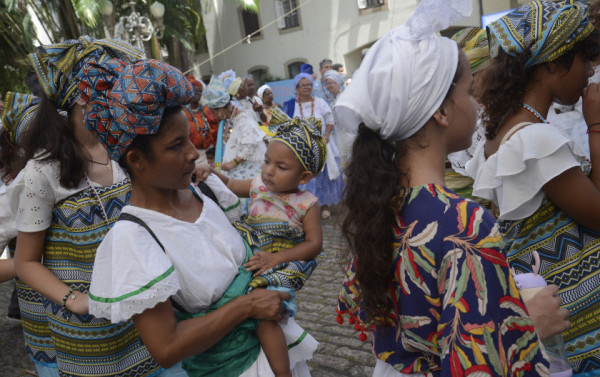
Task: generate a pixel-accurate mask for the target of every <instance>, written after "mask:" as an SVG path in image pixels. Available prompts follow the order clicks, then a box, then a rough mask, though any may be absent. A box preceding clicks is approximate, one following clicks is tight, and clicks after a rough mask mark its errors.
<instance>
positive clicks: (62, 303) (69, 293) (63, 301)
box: [60, 288, 75, 309]
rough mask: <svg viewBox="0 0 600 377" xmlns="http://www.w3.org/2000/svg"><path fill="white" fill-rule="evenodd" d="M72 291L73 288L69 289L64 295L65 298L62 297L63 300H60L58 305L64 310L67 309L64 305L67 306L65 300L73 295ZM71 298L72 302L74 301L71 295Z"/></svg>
mask: <svg viewBox="0 0 600 377" xmlns="http://www.w3.org/2000/svg"><path fill="white" fill-rule="evenodd" d="M74 290H75V288H71V289H69V291H68V292H67V293H66V294H65V296H64V297H63V299H62V302H61V303H60V305H61V306H62V307H63V308H64V309H66V308H67V306H66V304H67V300H68V299H69V296H70V295H71V293H73V291H74ZM71 298H72V299H73V300H74V299H75V295H73V296H72V297H71Z"/></svg>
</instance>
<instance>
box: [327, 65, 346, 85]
mask: <svg viewBox="0 0 600 377" xmlns="http://www.w3.org/2000/svg"><path fill="white" fill-rule="evenodd" d="M323 79H325V80H327V79H330V80H333V81H334V82H335V83H336V84H338V85H339V86H344V78H343V77H342V75H340V73H339V72H338V71H334V70H333V69H330V70H329V71H327V72H325V74H324V75H323Z"/></svg>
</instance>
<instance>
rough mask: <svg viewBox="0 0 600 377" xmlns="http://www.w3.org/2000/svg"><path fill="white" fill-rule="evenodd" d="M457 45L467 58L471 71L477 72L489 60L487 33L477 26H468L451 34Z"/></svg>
mask: <svg viewBox="0 0 600 377" xmlns="http://www.w3.org/2000/svg"><path fill="white" fill-rule="evenodd" d="M452 40H453V41H455V42H456V44H457V45H458V47H460V48H462V49H463V50H464V52H465V54H466V55H467V58H468V59H469V64H470V65H471V73H477V72H479V71H481V70H482V69H483V68H485V67H486V66H487V65H488V63H489V62H490V53H489V47H488V39H487V33H486V31H485V30H484V29H480V28H478V27H468V28H465V29H462V30H460V31H459V32H457V33H456V34H454V35H453V36H452Z"/></svg>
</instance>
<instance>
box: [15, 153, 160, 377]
mask: <svg viewBox="0 0 600 377" xmlns="http://www.w3.org/2000/svg"><path fill="white" fill-rule="evenodd" d="M112 166H113V169H114V170H115V171H116V170H117V169H118V165H117V164H116V163H113V165H112ZM115 174H116V177H119V176H121V177H122V178H124V175H123V174H121V173H119V174H118V173H115ZM55 180H56V181H57V180H58V164H57V163H56V162H55V161H46V162H40V161H30V163H28V165H27V166H26V167H25V168H24V169H23V171H22V172H21V173H20V174H19V176H18V177H17V178H16V179H15V182H14V185H15V187H16V189H15V192H14V193H13V194H14V195H17V196H18V197H19V198H21V200H18V201H17V202H18V203H19V204H18V205H19V208H18V210H17V212H16V213H17V226H18V229H19V230H21V231H26V232H28V231H29V232H32V231H37V230H40V229H38V228H41V230H44V229H46V240H45V245H44V258H43V264H44V266H45V267H46V268H48V269H49V270H50V271H51V272H52V273H54V274H55V275H56V276H57V277H58V278H59V279H60V280H61V281H63V282H64V283H65V284H67V285H69V286H71V287H73V288H75V289H77V290H80V291H88V290H89V286H90V281H91V276H92V268H93V266H94V259H95V256H96V248H97V247H98V245H99V244H100V242H101V241H102V239H103V238H104V236H105V235H106V233H107V232H108V229H109V224H107V222H106V220H105V219H104V215H103V212H102V209H101V208H100V205H99V200H100V201H101V203H102V206H103V207H104V209H105V211H106V213H107V215H108V221H109V223H110V225H112V223H114V222H115V221H116V220H117V218H118V216H119V214H120V212H121V208H122V207H123V206H124V205H125V204H126V203H127V201H128V200H129V196H130V192H131V185H130V183H129V180H126V179H115V181H116V183H114V184H112V185H109V186H103V187H100V186H98V187H96V192H97V193H98V197H96V193H95V192H94V190H92V189H91V188H90V187H88V186H87V184H86V183H85V182H84V183H83V184H82V185H81V187H78V188H76V189H72V190H71V191H73V192H75V193H72V194H71V195H69V196H67V195H68V194H67V192H68V190H67V189H64V188H62V189H58V190H55V191H53V188H57V186H56V181H55ZM62 196H67V197H65V198H61V197H62ZM56 199H58V200H59V201H58V202H57V203H54V201H55V200H56ZM48 211H50V218H49V219H46V218H45V217H46V216H45V215H44V213H47V212H48ZM38 213H39V215H37V214H38ZM46 224H48V225H49V227H48V226H47V225H46ZM18 287H19V299H20V302H19V303H20V305H22V306H21V313H22V317H23V319H24V320H23V330H24V332H25V340H26V344H27V346H26V347H27V351H28V352H29V354H30V355H31V356H32V357H33V359H34V360H35V361H38V362H42V363H44V364H47V365H52V363H53V362H55V363H57V364H58V368H59V374H60V376H65V377H66V376H77V377H81V376H98V375H100V376H152V375H156V374H158V373H160V372H161V371H162V369H161V368H160V367H159V365H158V364H157V363H156V362H155V361H154V359H152V357H151V356H150V353H149V352H148V350H147V349H146V347H145V346H144V345H143V344H142V341H141V339H140V337H139V334H138V333H137V330H136V329H135V326H134V324H133V321H126V322H121V323H117V324H112V323H110V321H107V320H106V319H102V318H97V317H94V316H92V315H77V314H73V313H70V312H65V311H64V310H63V308H62V307H61V305H58V304H56V303H54V302H52V301H50V300H48V299H46V298H44V297H42V296H40V295H39V294H37V293H36V292H35V291H33V290H32V289H31V288H29V287H28V286H26V285H24V283H22V282H19V283H18Z"/></svg>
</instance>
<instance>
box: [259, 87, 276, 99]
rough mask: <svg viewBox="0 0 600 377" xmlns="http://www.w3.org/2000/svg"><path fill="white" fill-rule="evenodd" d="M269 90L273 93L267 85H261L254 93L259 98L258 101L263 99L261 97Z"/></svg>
mask: <svg viewBox="0 0 600 377" xmlns="http://www.w3.org/2000/svg"><path fill="white" fill-rule="evenodd" d="M267 89H269V90H270V91H271V92H272V91H273V89H271V87H270V86H269V85H266V84H265V85H263V86H261V87H260V88H258V90H257V91H256V94H257V95H258V96H259V97H260V99H261V100H262V99H263V95H264V94H265V91H266V90H267Z"/></svg>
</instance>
